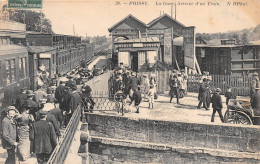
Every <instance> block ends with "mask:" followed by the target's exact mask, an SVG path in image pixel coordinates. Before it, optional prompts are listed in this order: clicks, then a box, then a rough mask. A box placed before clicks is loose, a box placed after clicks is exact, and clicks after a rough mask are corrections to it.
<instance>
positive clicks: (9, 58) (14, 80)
mask: <svg viewBox="0 0 260 164" xmlns="http://www.w3.org/2000/svg"><path fill="white" fill-rule="evenodd" d="M28 68H29V64H28V52H27V48H26V47H23V46H18V45H11V44H6V45H0V77H1V78H0V109H1V110H2V109H3V108H5V107H6V106H8V105H13V104H14V103H15V100H16V96H17V95H18V94H19V93H20V89H21V88H23V87H27V88H29V84H30V79H29V70H28Z"/></svg>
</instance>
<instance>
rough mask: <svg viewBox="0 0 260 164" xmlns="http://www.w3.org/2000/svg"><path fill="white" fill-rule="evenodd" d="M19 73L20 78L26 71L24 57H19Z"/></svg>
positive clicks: (24, 75) (25, 74) (23, 76)
mask: <svg viewBox="0 0 260 164" xmlns="http://www.w3.org/2000/svg"><path fill="white" fill-rule="evenodd" d="M19 74H20V78H21V79H23V78H25V77H26V76H27V72H26V57H23V58H19Z"/></svg>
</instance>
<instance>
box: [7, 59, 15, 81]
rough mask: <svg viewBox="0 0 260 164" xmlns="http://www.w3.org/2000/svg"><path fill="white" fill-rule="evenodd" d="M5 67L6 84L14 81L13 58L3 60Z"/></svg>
mask: <svg viewBox="0 0 260 164" xmlns="http://www.w3.org/2000/svg"><path fill="white" fill-rule="evenodd" d="M5 67H6V75H7V76H6V84H7V85H8V84H11V83H14V82H15V59H10V60H6V61H5Z"/></svg>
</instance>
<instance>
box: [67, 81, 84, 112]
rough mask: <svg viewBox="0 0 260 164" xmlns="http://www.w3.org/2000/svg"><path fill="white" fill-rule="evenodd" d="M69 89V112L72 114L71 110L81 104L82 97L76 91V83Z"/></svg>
mask: <svg viewBox="0 0 260 164" xmlns="http://www.w3.org/2000/svg"><path fill="white" fill-rule="evenodd" d="M70 87H71V90H72V92H71V93H72V108H71V113H72V114H73V112H74V111H75V110H76V109H77V107H78V106H79V105H80V104H81V102H82V99H81V96H80V94H79V92H77V85H71V86H70Z"/></svg>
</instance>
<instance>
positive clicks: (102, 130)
mask: <svg viewBox="0 0 260 164" xmlns="http://www.w3.org/2000/svg"><path fill="white" fill-rule="evenodd" d="M86 119H87V123H88V124H83V125H82V128H81V130H82V131H88V130H89V134H90V136H91V137H92V138H93V139H94V140H93V142H96V141H95V138H103V140H104V139H113V142H112V143H105V142H100V143H99V144H98V145H100V146H101V149H102V151H103V149H110V148H111V149H112V147H113V146H115V145H116V144H115V143H117V142H116V141H120V142H119V143H121V144H118V146H119V147H120V145H121V146H123V145H122V143H123V142H137V143H138V144H140V143H145V144H144V145H146V144H150V145H151V144H152V145H153V144H162V145H164V147H167V146H170V147H171V150H174V151H175V150H177V149H178V148H188V149H193V150H199V151H202V152H203V153H202V154H205V152H206V150H207V151H209V150H210V152H211V153H209V154H211V156H213V157H214V156H220V157H224V158H236V159H239V158H247V159H254V160H260V138H259V136H260V127H259V126H245V125H244V126H241V125H239V126H236V125H229V124H197V123H196V124H195V123H184V122H169V121H156V120H146V119H136V120H135V119H131V118H127V117H120V116H108V115H101V114H87V115H86ZM96 143H97V142H96ZM138 144H134V145H138ZM124 146H126V147H129V146H127V145H124ZM107 147H108V148H107ZM132 148H133V149H136V148H138V149H142V148H143V147H138V146H132ZM151 148H152V146H150V147H146V148H145V149H151ZM120 149H121V148H120ZM122 149H124V148H122ZM90 151H91V147H90ZM153 151H157V150H153ZM164 151H166V152H165V153H166V154H168V153H169V152H167V151H169V150H167V149H165V150H164ZM174 151H171V153H174ZM213 152H219V153H213ZM222 152H223V153H222ZM95 153H96V152H95ZM95 153H94V154H95ZM171 153H170V154H171ZM188 154H189V153H188ZM166 156H167V155H166ZM192 158H198V156H193V157H192ZM210 158H211V157H210ZM214 158H215V157H214ZM216 158H217V157H216Z"/></svg>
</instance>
